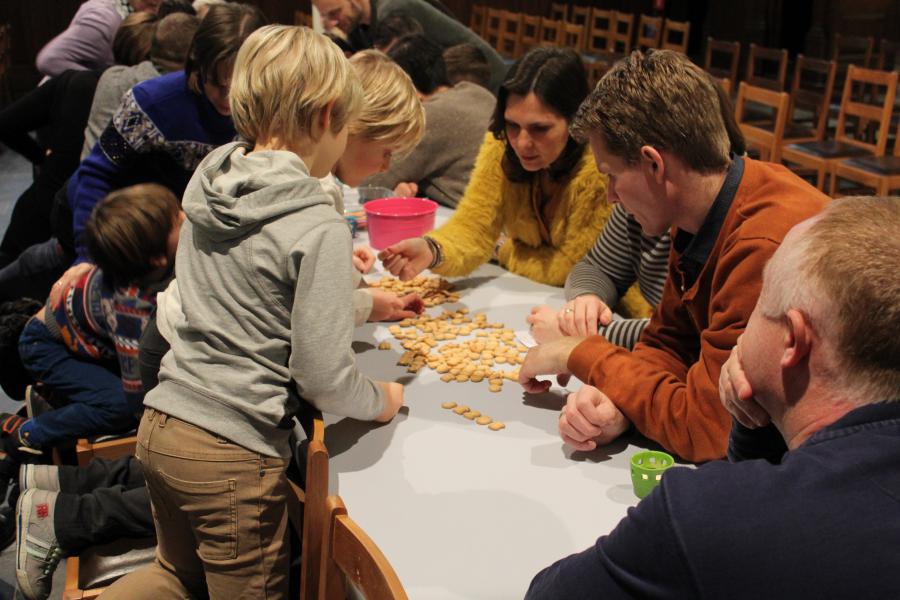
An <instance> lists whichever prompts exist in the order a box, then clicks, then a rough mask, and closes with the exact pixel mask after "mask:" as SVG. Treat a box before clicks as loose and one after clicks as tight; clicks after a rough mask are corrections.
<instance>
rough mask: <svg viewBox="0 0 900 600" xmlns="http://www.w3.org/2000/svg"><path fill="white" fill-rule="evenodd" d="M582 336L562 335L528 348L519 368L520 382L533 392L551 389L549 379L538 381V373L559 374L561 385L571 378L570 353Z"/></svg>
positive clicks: (538, 392)
mask: <svg viewBox="0 0 900 600" xmlns="http://www.w3.org/2000/svg"><path fill="white" fill-rule="evenodd" d="M581 341H582V338H576V337H562V338H559V339H558V340H554V341H552V342H547V343H546V344H538V345H537V346H534V347H533V348H530V349H529V350H528V354H526V355H525V362H524V363H522V366H521V367H520V368H519V383H520V384H521V385H522V387H523V388H525V391H526V392H529V393H531V394H540V393H542V392H546V391H547V390H549V389H550V386H551V385H552V384H551V383H550V382H549V381H538V380H537V376H538V375H557V380H558V381H559V384H560V385H565V384H566V382H568V380H569V367H568V363H569V355H570V354H571V353H572V350H574V349H575V346H577V345H578V344H580V343H581Z"/></svg>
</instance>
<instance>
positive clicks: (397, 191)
mask: <svg viewBox="0 0 900 600" xmlns="http://www.w3.org/2000/svg"><path fill="white" fill-rule="evenodd" d="M418 193H419V186H418V185H417V184H415V183H413V182H412V181H406V182H400V183H398V184H397V187H395V188H394V196H396V197H397V198H415V197H416V194H418Z"/></svg>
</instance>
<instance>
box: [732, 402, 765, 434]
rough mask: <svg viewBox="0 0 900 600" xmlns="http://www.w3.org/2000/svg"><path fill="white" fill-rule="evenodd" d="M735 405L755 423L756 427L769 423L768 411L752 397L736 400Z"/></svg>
mask: <svg viewBox="0 0 900 600" xmlns="http://www.w3.org/2000/svg"><path fill="white" fill-rule="evenodd" d="M735 406H736V407H737V408H738V409H739V410H741V411H743V412H744V414H745V415H747V418H749V419H750V420H752V421H753V422H754V423H756V426H757V427H764V426H765V425H768V424H769V421H770V419H769V413H767V412H766V410H765V409H764V408H763V407H762V406H761V405H760V404H759V403H758V402H757V401H756V400H755V399H753V398H750V399H749V400H746V401H741V402H737V403H736V404H735Z"/></svg>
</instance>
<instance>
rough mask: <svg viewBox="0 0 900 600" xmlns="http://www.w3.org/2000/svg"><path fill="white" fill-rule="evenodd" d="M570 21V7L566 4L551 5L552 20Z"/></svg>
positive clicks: (556, 3) (552, 3)
mask: <svg viewBox="0 0 900 600" xmlns="http://www.w3.org/2000/svg"><path fill="white" fill-rule="evenodd" d="M568 19H569V5H568V4H567V3H565V2H551V3H550V20H552V21H567V20H568Z"/></svg>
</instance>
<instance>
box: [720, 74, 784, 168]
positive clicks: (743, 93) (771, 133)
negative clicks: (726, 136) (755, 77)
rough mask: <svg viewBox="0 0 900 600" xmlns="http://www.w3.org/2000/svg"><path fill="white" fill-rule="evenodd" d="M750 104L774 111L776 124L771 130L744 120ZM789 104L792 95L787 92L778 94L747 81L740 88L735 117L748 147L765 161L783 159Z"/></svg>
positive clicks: (735, 106)
mask: <svg viewBox="0 0 900 600" xmlns="http://www.w3.org/2000/svg"><path fill="white" fill-rule="evenodd" d="M748 102H751V103H754V104H761V105H763V106H767V107H769V108H771V109H773V110H774V112H775V123H774V127H773V128H772V129H771V130H770V129H767V128H762V127H757V126H755V125H753V124H752V123H747V122H746V121H745V120H744V112H745V111H744V109H745V107H746V105H747V103H748ZM789 104H790V95H789V94H788V93H787V92H777V91H774V90H770V89H767V88H762V87H757V86H753V85H749V84H748V83H747V82H745V81H742V82H741V83H740V86H738V97H737V102H736V103H735V105H734V117H735V119H736V120H737V122H738V126H739V127H740V128H741V133H743V134H744V139H745V140H746V142H747V144H748V146H750V147H752V148H756V149H757V150H759V151H760V154H761V158H762V159H763V160H768V161H771V162H778V161H779V159H780V158H781V141H782V140H783V139H784V126H785V124H786V123H787V115H788V105H789Z"/></svg>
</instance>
